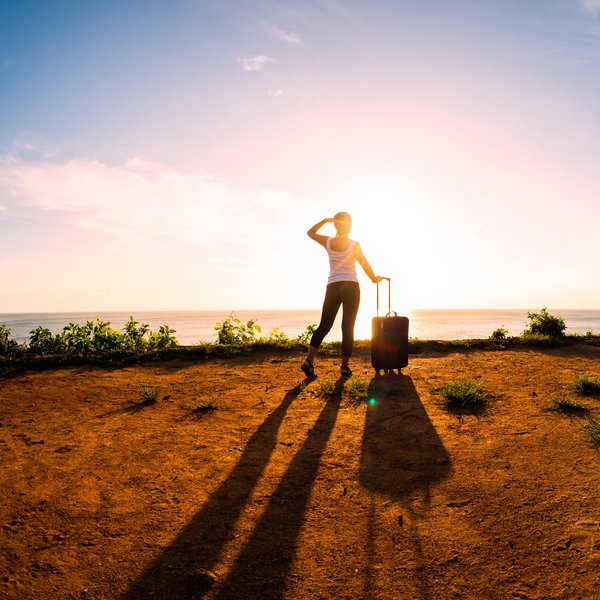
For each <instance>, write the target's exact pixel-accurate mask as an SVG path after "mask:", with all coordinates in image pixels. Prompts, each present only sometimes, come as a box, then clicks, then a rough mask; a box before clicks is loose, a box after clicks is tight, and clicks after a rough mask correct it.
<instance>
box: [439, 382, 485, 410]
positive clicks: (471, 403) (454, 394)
mask: <svg viewBox="0 0 600 600" xmlns="http://www.w3.org/2000/svg"><path fill="white" fill-rule="evenodd" d="M437 392H438V394H440V396H442V398H443V399H444V400H445V401H446V403H447V404H448V405H449V406H461V407H463V408H465V407H476V406H482V405H483V404H484V403H485V402H486V400H488V399H489V398H492V397H493V395H492V394H490V393H489V392H486V391H485V390H484V389H483V384H481V383H477V382H475V381H471V380H469V379H459V380H457V381H453V382H451V383H445V384H444V385H443V386H442V387H440V388H439V389H438V390H437Z"/></svg>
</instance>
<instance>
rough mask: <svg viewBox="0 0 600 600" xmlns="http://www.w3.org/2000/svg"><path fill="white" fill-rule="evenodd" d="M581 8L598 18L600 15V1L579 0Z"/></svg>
mask: <svg viewBox="0 0 600 600" xmlns="http://www.w3.org/2000/svg"><path fill="white" fill-rule="evenodd" d="M577 3H578V4H579V7H580V8H581V10H583V11H584V12H586V13H589V14H591V15H594V17H596V16H597V15H598V13H600V0H577Z"/></svg>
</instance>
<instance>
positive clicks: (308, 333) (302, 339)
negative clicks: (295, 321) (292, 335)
mask: <svg viewBox="0 0 600 600" xmlns="http://www.w3.org/2000/svg"><path fill="white" fill-rule="evenodd" d="M316 330H317V324H316V323H310V324H309V325H307V326H306V329H305V330H304V331H303V332H302V333H301V334H300V335H299V336H298V337H297V338H296V340H297V341H298V343H299V344H302V345H304V346H308V343H309V342H310V338H311V337H312V335H313V333H314V332H315V331H316Z"/></svg>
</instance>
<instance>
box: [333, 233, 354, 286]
mask: <svg viewBox="0 0 600 600" xmlns="http://www.w3.org/2000/svg"><path fill="white" fill-rule="evenodd" d="M330 242H331V238H327V243H326V246H325V248H326V249H327V254H328V255H329V279H328V280H327V285H329V284H330V283H335V282H336V281H356V283H358V277H357V276H356V257H355V256H354V247H355V246H356V242H350V243H349V244H348V247H347V248H346V249H345V250H344V251H343V252H336V251H335V250H332V248H331V245H330Z"/></svg>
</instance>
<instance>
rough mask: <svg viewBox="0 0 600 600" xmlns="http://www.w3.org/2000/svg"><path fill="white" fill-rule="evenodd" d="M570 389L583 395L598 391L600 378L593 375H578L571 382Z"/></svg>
mask: <svg viewBox="0 0 600 600" xmlns="http://www.w3.org/2000/svg"><path fill="white" fill-rule="evenodd" d="M571 390H572V391H573V392H575V393H576V394H582V395H584V396H587V395H590V394H597V393H598V392H600V379H599V378H598V377H595V376H594V375H580V376H579V377H577V379H575V381H574V382H573V383H572V384H571Z"/></svg>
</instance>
